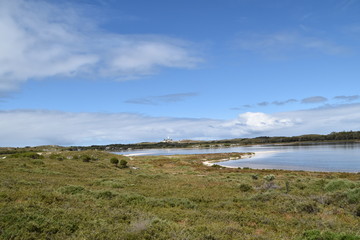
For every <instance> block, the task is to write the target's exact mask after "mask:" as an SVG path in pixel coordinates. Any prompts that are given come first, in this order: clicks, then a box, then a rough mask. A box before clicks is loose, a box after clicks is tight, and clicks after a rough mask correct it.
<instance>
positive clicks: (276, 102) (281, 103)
mask: <svg viewBox="0 0 360 240" xmlns="http://www.w3.org/2000/svg"><path fill="white" fill-rule="evenodd" d="M295 102H298V100H296V99H293V98H291V99H288V100H285V101H274V102H272V104H274V105H277V106H282V105H285V104H288V103H295Z"/></svg>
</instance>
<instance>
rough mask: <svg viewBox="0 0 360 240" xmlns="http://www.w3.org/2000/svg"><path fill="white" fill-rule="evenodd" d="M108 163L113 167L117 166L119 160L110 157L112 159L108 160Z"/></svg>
mask: <svg viewBox="0 0 360 240" xmlns="http://www.w3.org/2000/svg"><path fill="white" fill-rule="evenodd" d="M110 163H112V164H114V165H118V164H119V159H117V158H116V157H112V158H110Z"/></svg>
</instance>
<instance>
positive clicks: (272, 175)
mask: <svg viewBox="0 0 360 240" xmlns="http://www.w3.org/2000/svg"><path fill="white" fill-rule="evenodd" d="M264 179H265V180H266V181H268V182H271V181H273V180H274V179H275V175H274V174H270V175H266V176H264Z"/></svg>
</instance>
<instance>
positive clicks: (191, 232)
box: [0, 149, 360, 240]
mask: <svg viewBox="0 0 360 240" xmlns="http://www.w3.org/2000/svg"><path fill="white" fill-rule="evenodd" d="M19 151H20V150H19ZM35 154H37V153H35ZM1 156H2V157H6V158H4V159H3V158H1V159H0V183H1V184H0V239H208V240H210V239H308V240H310V239H317V240H321V239H360V174H351V173H319V172H302V171H297V172H296V171H280V170H253V169H226V168H222V167H208V166H204V165H203V164H202V162H203V161H205V160H207V161H208V160H219V159H224V158H230V157H231V158H234V157H235V158H236V157H239V156H240V154H238V153H231V154H228V153H223V154H207V155H204V154H203V155H179V156H138V157H131V158H127V157H124V156H119V155H113V154H110V153H106V152H101V151H90V150H89V151H84V152H74V151H73V152H70V151H58V152H50V151H49V152H41V154H39V156H41V157H38V156H36V155H34V152H31V153H26V152H24V149H22V150H21V154H17V153H16V152H15V153H14V152H11V153H9V154H3V155H1ZM114 157H115V158H116V159H118V160H119V163H121V162H123V163H125V162H126V163H127V164H126V166H127V168H120V167H119V165H118V162H116V161H115V160H111V159H114ZM122 160H123V161H122Z"/></svg>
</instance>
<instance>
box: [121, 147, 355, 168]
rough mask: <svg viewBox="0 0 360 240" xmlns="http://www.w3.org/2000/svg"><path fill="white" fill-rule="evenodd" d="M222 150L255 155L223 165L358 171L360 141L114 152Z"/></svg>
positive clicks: (141, 153) (201, 152) (203, 151)
mask: <svg viewBox="0 0 360 240" xmlns="http://www.w3.org/2000/svg"><path fill="white" fill-rule="evenodd" d="M223 152H255V156H253V157H252V158H247V159H240V160H232V161H225V162H220V163H217V164H219V165H222V166H226V167H249V168H256V169H286V170H307V171H326V172H360V143H342V144H309V145H256V146H247V147H245V146H244V147H229V148H206V149H142V150H134V151H126V152H118V154H124V155H175V154H204V153H223Z"/></svg>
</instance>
